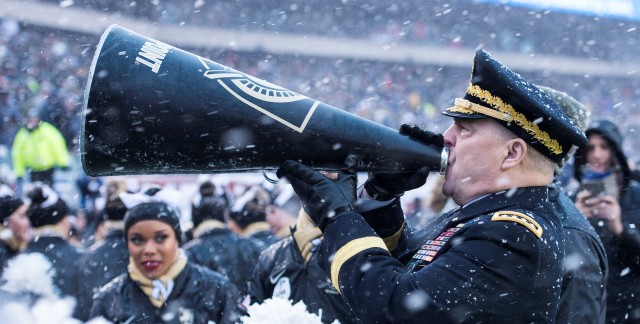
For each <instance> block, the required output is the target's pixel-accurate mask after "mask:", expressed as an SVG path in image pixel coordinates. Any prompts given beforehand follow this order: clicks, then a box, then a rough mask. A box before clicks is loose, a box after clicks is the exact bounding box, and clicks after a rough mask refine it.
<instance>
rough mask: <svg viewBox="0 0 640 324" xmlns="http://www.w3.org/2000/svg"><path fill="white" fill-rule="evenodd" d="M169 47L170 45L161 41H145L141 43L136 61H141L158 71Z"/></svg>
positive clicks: (155, 71) (152, 69)
mask: <svg viewBox="0 0 640 324" xmlns="http://www.w3.org/2000/svg"><path fill="white" fill-rule="evenodd" d="M170 49H171V46H170V45H167V44H165V43H162V42H155V43H154V42H146V43H144V45H142V48H141V49H140V52H139V53H138V56H137V57H136V62H138V63H142V64H144V65H146V66H148V67H150V68H151V71H153V72H154V73H158V71H159V70H160V65H161V64H162V60H163V59H164V58H165V56H167V53H168V52H169V50H170Z"/></svg>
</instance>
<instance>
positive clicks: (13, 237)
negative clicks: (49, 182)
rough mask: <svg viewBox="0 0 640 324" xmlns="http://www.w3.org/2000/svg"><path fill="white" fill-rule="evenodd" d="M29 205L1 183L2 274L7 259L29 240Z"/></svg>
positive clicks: (0, 258)
mask: <svg viewBox="0 0 640 324" xmlns="http://www.w3.org/2000/svg"><path fill="white" fill-rule="evenodd" d="M27 207H28V205H27V204H25V203H24V202H23V201H22V199H20V198H18V197H16V196H15V194H14V193H13V191H11V189H9V187H7V186H6V185H0V221H1V223H0V276H2V272H3V270H4V267H5V265H6V263H7V261H9V259H11V258H12V257H13V256H15V255H16V254H17V253H18V252H19V251H20V250H22V249H23V248H24V247H25V246H26V243H27V241H28V240H29V227H30V224H29V218H28V217H27Z"/></svg>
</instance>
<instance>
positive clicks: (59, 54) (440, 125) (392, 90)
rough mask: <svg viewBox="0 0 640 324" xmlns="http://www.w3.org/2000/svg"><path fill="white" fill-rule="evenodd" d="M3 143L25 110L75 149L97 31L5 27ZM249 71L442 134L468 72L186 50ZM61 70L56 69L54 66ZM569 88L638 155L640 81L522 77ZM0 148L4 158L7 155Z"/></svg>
mask: <svg viewBox="0 0 640 324" xmlns="http://www.w3.org/2000/svg"><path fill="white" fill-rule="evenodd" d="M0 22H1V23H2V24H0V26H1V27H0V58H1V64H0V107H1V108H0V117H1V118H2V120H1V122H2V127H1V130H0V146H5V148H6V147H9V146H10V145H11V143H12V140H13V136H14V135H15V133H16V132H17V130H18V128H19V126H20V125H21V124H22V123H23V122H24V120H25V118H26V116H27V115H28V112H29V111H36V112H37V113H38V114H40V117H41V118H42V120H44V121H47V122H50V123H51V124H53V125H54V126H56V127H57V128H58V129H59V130H60V131H61V133H62V134H63V136H64V137H65V140H66V141H67V145H68V146H69V149H70V150H72V151H74V150H76V149H77V145H78V141H79V137H78V134H79V130H80V123H81V115H80V114H81V108H82V99H83V91H84V87H85V84H86V81H87V77H88V74H89V69H90V66H91V59H92V56H93V53H94V51H95V46H96V44H97V42H98V37H97V36H94V35H83V34H77V33H70V32H65V31H61V30H53V29H48V28H41V27H35V26H30V25H22V24H19V23H18V22H16V21H15V20H11V19H3V20H1V21H0ZM186 50H189V51H192V52H194V53H196V54H199V55H202V56H204V57H208V58H210V59H212V60H213V61H216V62H218V63H221V64H223V65H226V66H229V67H232V68H234V69H237V70H239V71H242V72H245V73H247V74H250V75H254V76H257V77H260V78H262V79H265V80H268V81H270V82H272V83H274V84H278V85H281V86H284V87H286V88H289V89H291V90H293V91H296V92H299V93H302V94H305V95H307V96H309V97H312V98H315V99H318V100H320V101H323V102H325V103H327V104H330V105H332V106H335V107H338V108H340V109H344V110H347V111H349V112H352V113H355V114H357V115H359V116H362V117H364V118H367V119H370V120H373V121H376V122H378V123H381V124H384V125H387V126H389V127H392V128H397V127H398V126H399V125H400V124H402V123H407V122H408V123H414V124H417V125H420V126H422V127H424V128H427V129H431V130H434V131H444V125H446V121H445V119H444V118H442V117H441V116H440V114H439V111H441V110H442V109H444V108H446V107H448V106H449V105H451V102H452V98H454V97H455V93H458V92H459V91H461V90H462V89H465V88H466V83H467V82H468V71H467V70H466V69H463V68H454V67H441V66H427V65H419V64H414V63H411V62H406V63H391V62H379V61H378V62H375V61H364V60H354V59H333V58H316V57H303V56H292V55H273V54H269V53H261V52H251V53H246V52H232V51H228V50H216V49H198V48H194V49H186ZM52 67H55V68H52ZM523 75H524V76H525V77H527V78H528V79H530V80H533V81H534V82H536V83H538V84H542V85H546V86H550V87H553V88H555V89H559V90H561V91H565V92H567V93H569V94H570V95H572V96H574V97H575V98H576V99H578V100H579V101H580V102H582V103H584V104H585V105H587V106H588V107H590V108H591V109H592V115H593V116H594V117H607V118H610V119H612V120H613V121H615V122H616V123H617V124H618V125H619V126H620V129H621V130H622V132H623V133H624V134H625V135H626V136H625V137H627V138H628V139H629V140H628V141H626V142H625V144H624V145H625V148H626V149H627V150H628V151H630V152H631V154H630V158H632V159H634V161H635V159H637V156H636V153H635V150H633V149H632V148H633V147H637V145H638V144H639V143H638V136H635V133H636V129H639V126H640V117H638V116H639V115H638V114H636V113H634V112H635V111H637V109H638V102H639V100H637V98H638V96H639V95H640V94H639V93H638V92H639V91H640V90H638V89H640V80H638V79H637V78H632V77H624V78H623V77H620V78H614V77H608V78H604V77H589V76H566V75H556V74H553V75H543V74H540V73H538V74H536V73H526V74H523ZM2 152H6V149H5V150H1V149H0V160H2V159H3V158H2V157H3V156H4V159H6V158H7V157H6V154H2Z"/></svg>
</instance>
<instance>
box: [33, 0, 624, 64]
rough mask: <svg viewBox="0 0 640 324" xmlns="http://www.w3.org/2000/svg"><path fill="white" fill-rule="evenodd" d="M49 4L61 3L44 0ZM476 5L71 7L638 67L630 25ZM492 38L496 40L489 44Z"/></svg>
mask: <svg viewBox="0 0 640 324" xmlns="http://www.w3.org/2000/svg"><path fill="white" fill-rule="evenodd" d="M42 1H43V2H59V1H57V0H42ZM495 2H496V3H486V2H483V1H472V0H446V1H445V0H438V1H429V2H424V1H419V0H411V1H395V0H384V1H376V2H368V1H362V0H348V1H345V0H331V1H324V2H323V3H322V6H317V5H314V4H312V3H308V2H299V1H295V0H287V1H275V2H274V1H260V2H256V1H250V0H243V1H232V2H226V1H223V2H219V1H202V0H194V1H180V2H175V1H168V0H155V1H127V2H122V1H115V0H101V1H91V0H78V1H73V2H70V3H68V4H69V5H70V6H71V7H75V8H88V9H94V10H99V11H104V12H111V13H118V14H121V15H124V16H129V17H136V18H137V19H146V20H149V21H153V22H159V23H169V24H181V25H182V24H187V25H191V26H206V27H214V28H216V27H217V28H229V29H234V30H243V31H259V32H286V33H297V34H305V35H322V36H328V37H355V38H367V39H372V40H375V41H377V42H380V43H383V44H384V43H417V44H429V45H437V46H450V47H467V48H469V47H470V48H475V47H476V46H478V44H477V43H476V41H477V39H483V40H485V43H484V46H485V47H488V48H492V49H496V50H500V51H507V52H521V53H539V54H562V55H568V56H577V57H592V58H594V57H595V58H600V59H606V60H619V61H631V60H634V59H635V57H634V55H633V53H632V52H630V51H628V50H627V49H628V48H630V47H632V46H634V45H636V44H637V41H636V40H634V39H633V37H630V38H629V39H626V38H624V37H622V36H624V35H625V34H628V33H632V32H635V27H634V26H636V25H637V24H635V23H633V22H629V21H615V20H608V19H598V18H594V17H591V16H581V15H571V14H569V15H567V14H566V13H558V12H553V11H551V10H544V9H538V10H532V9H528V8H522V7H518V6H509V5H505V4H504V2H503V1H495ZM487 35H491V37H490V38H489V39H487V37H486V36H487Z"/></svg>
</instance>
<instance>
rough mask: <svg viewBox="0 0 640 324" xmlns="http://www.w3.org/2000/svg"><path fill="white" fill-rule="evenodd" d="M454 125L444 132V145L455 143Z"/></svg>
mask: <svg viewBox="0 0 640 324" xmlns="http://www.w3.org/2000/svg"><path fill="white" fill-rule="evenodd" d="M452 128H453V126H449V128H447V130H446V131H444V133H443V134H442V139H443V142H444V146H454V145H455V136H453V131H452Z"/></svg>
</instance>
